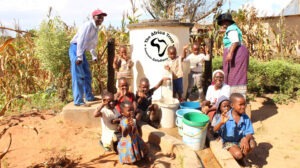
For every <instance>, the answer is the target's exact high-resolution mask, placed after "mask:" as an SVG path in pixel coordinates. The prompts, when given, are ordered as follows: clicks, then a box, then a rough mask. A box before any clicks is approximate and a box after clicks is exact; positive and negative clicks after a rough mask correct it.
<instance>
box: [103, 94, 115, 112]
mask: <svg viewBox="0 0 300 168" xmlns="http://www.w3.org/2000/svg"><path fill="white" fill-rule="evenodd" d="M103 102H104V103H107V107H108V108H109V109H114V108H115V101H114V99H113V97H112V96H105V97H104V98H103Z"/></svg>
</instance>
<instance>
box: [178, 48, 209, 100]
mask: <svg viewBox="0 0 300 168" xmlns="http://www.w3.org/2000/svg"><path fill="white" fill-rule="evenodd" d="M187 51H188V45H186V46H184V48H183V55H182V60H183V61H184V62H187V61H189V62H190V73H189V75H188V90H187V97H186V98H187V99H190V95H191V93H192V91H193V90H194V89H193V88H194V87H196V88H197V90H198V92H199V97H197V99H198V98H200V100H201V101H202V99H204V93H203V86H202V76H203V65H204V61H208V60H209V58H210V56H209V54H208V48H207V47H206V46H203V45H202V46H201V47H200V45H199V44H198V43H194V44H193V45H192V53H191V54H190V55H188V56H187V57H186V54H187Z"/></svg>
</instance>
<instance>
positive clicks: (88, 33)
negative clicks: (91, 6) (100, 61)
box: [71, 19, 99, 60]
mask: <svg viewBox="0 0 300 168" xmlns="http://www.w3.org/2000/svg"><path fill="white" fill-rule="evenodd" d="M98 30H99V27H98V26H96V23H95V21H94V20H93V19H92V20H90V21H88V22H86V23H84V25H83V26H82V27H80V28H79V30H78V32H77V33H76V35H75V36H74V37H73V39H72V40H71V43H77V60H82V59H83V58H82V56H83V54H84V52H85V51H86V50H88V51H90V53H91V54H92V57H93V60H95V59H97V54H96V51H95V48H96V47H97V44H98Z"/></svg>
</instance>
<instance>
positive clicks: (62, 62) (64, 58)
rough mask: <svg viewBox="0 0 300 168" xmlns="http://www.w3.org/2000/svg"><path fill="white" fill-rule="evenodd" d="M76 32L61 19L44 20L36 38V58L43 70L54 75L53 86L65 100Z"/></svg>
mask: <svg viewBox="0 0 300 168" xmlns="http://www.w3.org/2000/svg"><path fill="white" fill-rule="evenodd" d="M73 34H74V32H73V31H72V30H71V29H69V27H68V26H67V25H66V24H65V23H64V22H63V21H62V20H61V18H60V17H58V16H56V17H54V18H50V16H49V18H48V19H46V20H43V21H42V23H41V25H40V28H39V30H38V31H37V37H36V38H35V40H34V42H35V46H36V47H35V56H36V57H37V58H38V59H39V61H40V62H41V65H42V68H43V69H45V70H47V71H48V72H50V74H51V75H52V76H51V77H52V79H50V80H52V81H53V82H52V85H54V86H55V87H56V88H57V91H58V93H59V94H58V97H60V99H61V100H63V101H64V100H65V98H66V97H67V94H68V93H67V90H68V88H69V87H70V61H69V54H68V51H69V45H70V40H71V37H72V35H73Z"/></svg>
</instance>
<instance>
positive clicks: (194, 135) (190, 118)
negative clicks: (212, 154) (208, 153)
mask: <svg viewBox="0 0 300 168" xmlns="http://www.w3.org/2000/svg"><path fill="white" fill-rule="evenodd" d="M182 122H183V129H182V131H183V137H182V140H183V142H184V143H185V144H186V145H188V146H189V147H191V148H192V149H193V150H195V151H197V150H201V149H203V148H204V145H205V139H206V133H207V126H208V123H209V117H208V116H207V115H205V114H201V113H197V112H191V113H186V114H184V115H183V120H182Z"/></svg>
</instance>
